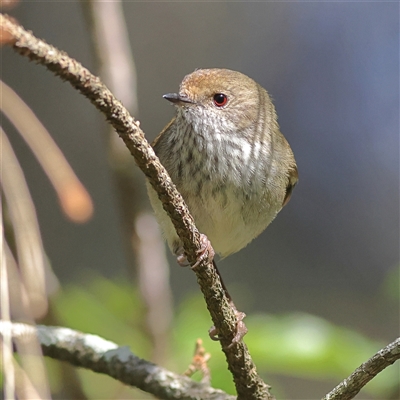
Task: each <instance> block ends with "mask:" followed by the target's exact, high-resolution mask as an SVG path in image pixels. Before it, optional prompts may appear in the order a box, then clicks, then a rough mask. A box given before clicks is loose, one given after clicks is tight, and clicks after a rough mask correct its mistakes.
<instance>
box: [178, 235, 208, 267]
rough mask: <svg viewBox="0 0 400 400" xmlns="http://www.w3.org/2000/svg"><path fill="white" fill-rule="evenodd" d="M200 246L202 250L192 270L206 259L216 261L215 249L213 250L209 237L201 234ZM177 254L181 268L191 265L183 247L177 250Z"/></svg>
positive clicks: (198, 252) (198, 253) (199, 251)
mask: <svg viewBox="0 0 400 400" xmlns="http://www.w3.org/2000/svg"><path fill="white" fill-rule="evenodd" d="M200 245H201V248H200V250H198V251H197V260H196V262H195V263H194V264H193V265H192V269H194V268H196V267H198V266H199V264H200V263H201V262H202V261H204V260H205V259H206V258H207V259H208V260H209V261H212V260H213V259H214V256H215V252H214V249H213V248H212V246H211V243H210V241H209V240H208V237H207V236H206V235H204V234H203V233H200ZM175 254H176V260H177V262H178V264H179V265H180V266H181V267H187V266H189V265H190V263H189V261H188V259H187V256H186V253H185V250H183V247H182V246H181V247H179V248H178V249H177V250H176V252H175Z"/></svg>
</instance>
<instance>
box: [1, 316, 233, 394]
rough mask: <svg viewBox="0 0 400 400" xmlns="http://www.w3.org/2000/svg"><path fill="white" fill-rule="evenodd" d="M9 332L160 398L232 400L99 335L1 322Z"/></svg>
mask: <svg viewBox="0 0 400 400" xmlns="http://www.w3.org/2000/svg"><path fill="white" fill-rule="evenodd" d="M6 330H11V332H12V336H13V339H14V340H15V339H20V340H25V339H27V338H30V337H32V336H34V337H37V338H38V340H39V341H40V343H41V346H42V351H43V354H44V355H46V356H48V357H51V358H54V359H56V360H60V361H67V362H68V363H70V364H72V365H75V366H77V367H83V368H86V369H89V370H91V371H94V372H99V373H103V374H106V375H109V376H111V377H112V378H115V379H117V380H119V381H121V382H122V383H125V384H127V385H130V386H134V387H137V388H139V389H141V390H144V391H146V392H148V393H152V394H153V395H154V396H157V397H158V398H162V399H166V400H168V399H187V400H196V399H204V400H234V399H235V397H234V396H230V395H228V394H227V393H225V392H223V391H222V390H218V389H213V388H211V387H210V386H208V385H205V384H202V383H198V382H195V381H193V380H191V379H190V378H188V377H186V376H183V375H178V374H175V373H173V372H171V371H168V370H166V369H164V368H162V367H159V366H157V365H155V364H153V363H151V362H149V361H146V360H143V359H141V358H139V357H137V356H136V355H135V354H133V353H132V352H131V351H130V350H129V348H128V347H118V346H117V345H116V344H115V343H113V342H110V341H108V340H105V339H103V338H101V337H99V336H95V335H90V334H84V333H81V332H78V331H74V330H72V329H68V328H60V327H52V326H43V325H38V326H36V327H34V326H31V325H27V324H21V323H9V322H4V321H0V333H1V334H3V332H4V331H6Z"/></svg>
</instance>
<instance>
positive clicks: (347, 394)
mask: <svg viewBox="0 0 400 400" xmlns="http://www.w3.org/2000/svg"><path fill="white" fill-rule="evenodd" d="M398 359H400V338H397V339H396V340H395V341H394V342H392V343H390V344H388V345H387V346H386V347H384V348H383V349H381V350H379V351H378V352H377V353H376V354H374V355H373V356H372V357H371V358H370V359H369V360H368V361H366V362H365V363H363V364H361V365H360V366H359V367H358V368H357V369H356V370H355V371H354V372H353V373H352V374H351V375H350V376H349V377H348V378H346V379H345V380H343V381H342V382H341V383H340V384H339V385H337V386H336V387H335V388H334V389H333V390H332V391H331V392H329V393H328V394H327V395H326V396H325V397H324V398H323V399H322V400H350V399H353V398H354V397H355V396H356V395H357V393H358V392H359V391H360V390H361V389H362V388H363V387H364V386H365V385H366V384H367V383H368V382H369V381H370V380H372V379H373V378H374V377H375V376H376V375H378V374H379V373H380V372H382V371H383V370H384V369H385V368H387V367H389V366H390V365H392V364H393V363H394V362H395V361H397V360H398Z"/></svg>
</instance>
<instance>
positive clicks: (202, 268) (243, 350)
mask: <svg viewBox="0 0 400 400" xmlns="http://www.w3.org/2000/svg"><path fill="white" fill-rule="evenodd" d="M0 29H1V30H2V31H3V32H6V33H7V34H10V35H11V36H12V38H13V39H12V42H11V43H12V46H13V49H14V50H15V51H16V52H17V53H19V54H21V55H24V56H26V57H28V58H29V59H30V60H32V61H36V62H37V63H39V64H42V65H44V66H46V68H48V69H49V70H51V71H53V72H54V73H55V74H56V75H58V76H60V77H61V78H62V79H63V80H66V81H68V82H69V83H70V84H71V85H72V86H73V87H74V88H75V89H77V90H78V91H79V92H80V93H82V94H83V95H84V96H85V97H87V98H88V99H89V100H90V101H91V102H92V103H93V104H94V106H95V107H96V108H97V109H98V110H99V111H101V112H102V113H103V114H104V115H105V116H106V118H107V120H108V121H109V122H110V124H111V125H112V126H113V127H114V129H115V130H116V131H117V133H118V134H119V136H120V137H121V139H122V140H123V141H124V143H125V145H126V146H127V147H128V149H129V151H130V152H131V154H132V155H133V157H134V158H135V161H136V163H137V165H138V166H139V167H140V169H141V170H142V171H143V172H144V174H145V175H146V177H147V179H148V180H149V182H150V184H151V185H152V187H153V188H154V189H155V191H156V192H157V194H158V197H159V198H160V200H161V202H162V204H163V207H164V209H165V211H166V212H167V213H168V215H169V217H170V218H171V221H172V223H173V224H174V226H175V229H176V231H177V234H178V236H179V238H180V239H181V240H182V242H183V247H184V250H185V252H186V254H187V257H188V260H189V262H190V263H191V264H194V263H195V262H196V261H197V255H198V254H200V252H201V249H202V247H201V243H200V233H199V231H198V230H197V228H196V226H195V224H194V221H193V218H192V216H191V215H190V213H189V210H188V208H187V206H186V204H185V202H184V200H183V198H182V196H181V195H180V193H179V192H178V191H177V190H176V187H175V185H174V184H173V182H172V181H171V179H170V177H169V176H168V173H167V171H166V170H165V168H164V167H163V166H162V165H161V163H160V161H159V160H158V158H157V156H156V155H155V153H154V151H153V149H152V147H151V146H150V144H149V143H148V142H147V141H146V140H145V138H144V133H143V131H142V130H141V129H140V128H139V122H137V121H135V120H134V119H133V118H132V117H131V116H130V115H129V113H128V111H127V110H126V109H125V108H124V107H123V105H122V104H121V103H120V102H119V101H118V100H116V99H115V97H114V96H113V95H112V93H111V92H110V91H109V90H108V89H107V87H105V86H104V84H103V83H102V82H101V81H100V79H99V78H98V77H96V76H94V75H92V74H91V73H90V72H89V71H88V70H87V69H86V68H84V67H83V66H82V65H81V64H80V63H79V62H77V61H76V60H74V59H71V58H70V57H68V55H67V54H66V53H64V52H61V51H59V50H58V49H56V48H55V47H53V46H51V45H48V44H47V43H45V42H44V41H42V40H40V39H37V38H36V37H35V36H33V35H32V34H31V33H30V32H27V31H26V30H25V29H23V28H22V27H21V26H19V25H17V24H16V23H14V22H13V21H12V20H10V19H9V18H7V17H6V16H4V15H1V14H0ZM194 272H195V273H196V276H197V281H198V283H199V285H200V288H201V290H202V292H203V295H204V297H205V300H206V303H207V308H208V310H209V312H210V314H211V317H212V320H213V323H214V325H215V327H216V328H217V329H218V332H219V333H220V334H221V338H222V339H221V346H222V350H223V351H224V353H225V356H226V359H227V362H228V367H229V370H230V371H231V373H232V375H233V379H234V382H235V386H236V390H237V394H238V398H239V399H248V400H250V399H272V398H273V397H272V395H271V394H270V393H269V390H268V389H269V386H268V385H266V384H265V383H264V382H263V380H262V379H261V378H260V377H259V375H258V374H257V371H256V366H255V364H254V362H253V360H252V359H251V356H250V353H249V352H248V349H247V346H246V345H245V344H244V343H243V342H240V343H238V344H237V345H235V346H232V347H231V348H228V345H229V344H230V343H231V342H232V339H233V337H234V336H235V334H236V316H235V312H234V310H233V308H232V307H231V306H230V305H229V302H228V299H227V298H226V296H225V293H224V290H223V288H222V285H221V281H220V279H219V276H218V274H217V273H216V271H215V269H214V267H213V264H212V261H211V260H208V257H205V258H204V260H202V261H201V262H200V263H199V265H198V267H197V268H196V269H195V270H194Z"/></svg>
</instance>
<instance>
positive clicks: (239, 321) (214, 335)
mask: <svg viewBox="0 0 400 400" xmlns="http://www.w3.org/2000/svg"><path fill="white" fill-rule="evenodd" d="M235 316H236V334H235V336H234V337H233V339H232V342H231V343H230V345H228V346H227V347H226V348H227V349H230V348H231V347H233V346H234V345H235V344H237V343H239V342H240V341H241V340H242V339H243V337H244V335H246V333H247V331H248V329H247V327H246V325H245V323H244V322H243V320H244V318H245V317H246V314H245V313H244V312H241V311H237V310H235ZM208 334H209V335H210V338H211V339H212V340H221V338H220V337H219V336H218V335H219V332H218V329H217V328H216V327H215V326H212V327H211V328H210V329H209V331H208Z"/></svg>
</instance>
